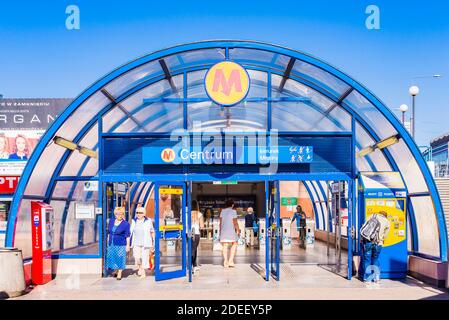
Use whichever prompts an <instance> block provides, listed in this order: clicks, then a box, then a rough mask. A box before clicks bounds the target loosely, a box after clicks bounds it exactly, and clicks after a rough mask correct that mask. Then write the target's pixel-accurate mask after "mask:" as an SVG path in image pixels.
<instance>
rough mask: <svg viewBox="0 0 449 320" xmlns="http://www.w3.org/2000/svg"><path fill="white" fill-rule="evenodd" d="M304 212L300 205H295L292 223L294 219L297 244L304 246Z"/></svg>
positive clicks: (305, 217)
mask: <svg viewBox="0 0 449 320" xmlns="http://www.w3.org/2000/svg"><path fill="white" fill-rule="evenodd" d="M306 219H307V216H306V213H305V212H304V211H303V210H302V207H301V206H297V207H296V212H295V214H294V215H293V218H292V223H293V221H295V220H296V230H298V232H299V246H300V247H303V248H304V247H305V243H306V242H305V240H306V222H307V221H306Z"/></svg>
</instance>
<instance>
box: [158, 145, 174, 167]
mask: <svg viewBox="0 0 449 320" xmlns="http://www.w3.org/2000/svg"><path fill="white" fill-rule="evenodd" d="M161 159H162V161H164V162H167V163H170V162H173V161H174V160H175V151H174V150H173V149H170V148H165V149H164V150H162V152H161Z"/></svg>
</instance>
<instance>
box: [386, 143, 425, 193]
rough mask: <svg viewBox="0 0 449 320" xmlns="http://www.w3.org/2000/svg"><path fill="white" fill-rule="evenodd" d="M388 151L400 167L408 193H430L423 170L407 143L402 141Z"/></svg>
mask: <svg viewBox="0 0 449 320" xmlns="http://www.w3.org/2000/svg"><path fill="white" fill-rule="evenodd" d="M388 150H389V151H390V153H391V155H392V156H393V159H394V160H395V161H396V164H397V165H398V167H399V170H400V172H401V174H402V178H403V179H404V181H405V184H406V185H407V189H408V192H409V193H416V192H428V191H429V189H428V188H427V183H426V181H425V179H424V176H423V174H422V172H421V169H420V168H419V166H418V163H417V162H416V160H415V158H414V157H413V155H412V153H411V152H410V150H409V148H408V147H407V145H406V144H405V142H404V141H403V140H402V139H400V140H399V142H398V143H396V144H394V145H392V146H390V147H388Z"/></svg>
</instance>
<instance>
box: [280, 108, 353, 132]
mask: <svg viewBox="0 0 449 320" xmlns="http://www.w3.org/2000/svg"><path fill="white" fill-rule="evenodd" d="M271 105H272V107H271V108H272V120H271V121H272V124H271V125H272V129H277V130H279V131H290V132H291V131H298V132H324V131H326V132H350V131H351V118H350V116H349V114H347V113H346V112H345V111H342V110H339V107H335V108H334V109H333V110H332V111H331V112H330V113H329V114H328V115H324V114H323V113H322V112H321V110H320V109H319V108H317V107H316V106H313V105H310V104H309V103H303V102H290V101H289V102H273V103H272V104H271ZM317 109H318V110H317ZM335 117H338V118H339V121H336V120H335Z"/></svg>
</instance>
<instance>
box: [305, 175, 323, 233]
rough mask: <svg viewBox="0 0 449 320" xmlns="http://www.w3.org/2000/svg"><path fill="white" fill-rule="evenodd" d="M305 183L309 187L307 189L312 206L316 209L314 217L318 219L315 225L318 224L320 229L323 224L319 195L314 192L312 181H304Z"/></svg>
mask: <svg viewBox="0 0 449 320" xmlns="http://www.w3.org/2000/svg"><path fill="white" fill-rule="evenodd" d="M305 184H306V185H307V187H308V189H309V190H308V191H309V196H310V200H311V201H312V203H313V204H314V207H313V208H314V209H316V212H315V219H316V220H318V223H317V227H318V225H319V226H320V229H322V226H323V212H322V211H321V206H320V200H319V197H318V195H317V194H316V192H315V190H314V188H313V187H312V182H311V181H305Z"/></svg>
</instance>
